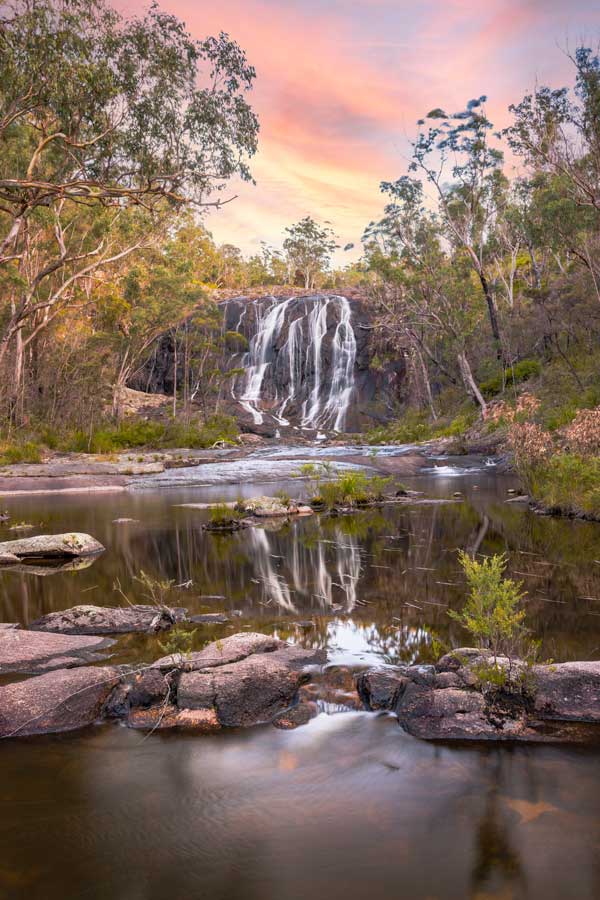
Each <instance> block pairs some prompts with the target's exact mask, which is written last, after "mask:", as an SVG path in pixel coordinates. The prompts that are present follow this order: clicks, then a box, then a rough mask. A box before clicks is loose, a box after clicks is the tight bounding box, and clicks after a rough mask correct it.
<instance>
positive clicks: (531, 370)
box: [480, 359, 542, 397]
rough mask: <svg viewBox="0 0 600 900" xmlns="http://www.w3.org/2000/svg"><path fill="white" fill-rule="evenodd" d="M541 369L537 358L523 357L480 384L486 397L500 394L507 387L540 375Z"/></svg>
mask: <svg viewBox="0 0 600 900" xmlns="http://www.w3.org/2000/svg"><path fill="white" fill-rule="evenodd" d="M541 371H542V365H541V363H540V362H538V360H537V359H522V360H521V361H520V362H518V363H515V365H514V366H509V367H508V368H507V369H505V370H504V372H500V373H499V374H498V375H494V377H493V378H489V379H488V380H487V381H482V382H481V384H480V388H481V392H482V394H483V395H484V396H486V397H493V396H495V395H496V394H500V393H501V392H502V391H503V390H504V388H505V387H510V386H511V384H513V385H514V384H519V383H520V382H522V381H527V380H528V379H529V378H533V377H534V376H535V375H540V374H541Z"/></svg>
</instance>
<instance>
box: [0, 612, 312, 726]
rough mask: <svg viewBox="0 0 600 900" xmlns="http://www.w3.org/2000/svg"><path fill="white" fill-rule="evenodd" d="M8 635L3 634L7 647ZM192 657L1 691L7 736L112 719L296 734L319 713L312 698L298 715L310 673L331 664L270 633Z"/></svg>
mask: <svg viewBox="0 0 600 900" xmlns="http://www.w3.org/2000/svg"><path fill="white" fill-rule="evenodd" d="M4 631H5V629H0V641H1V640H2V638H3V636H4V635H3V632H4ZM7 631H8V630H7ZM14 633H15V634H20V633H21V632H19V631H16V632H14ZM25 635H26V636H28V637H34V638H37V639H43V640H52V641H57V640H58V641H84V642H85V641H91V640H92V638H88V637H78V638H73V637H67V636H65V635H48V634H43V633H40V632H30V633H28V632H25ZM190 657H191V658H190ZM190 657H185V658H183V657H165V658H164V659H162V660H159V662H158V664H155V665H150V666H143V667H141V668H140V669H138V670H133V671H131V670H129V671H128V670H127V669H126V668H125V667H123V666H121V667H118V668H117V667H107V666H104V667H99V668H91V667H85V668H82V669H77V670H71V669H59V670H57V671H55V672H51V673H50V674H48V675H43V676H39V677H36V678H31V679H29V680H28V681H21V682H19V683H17V684H10V685H7V686H6V687H0V737H20V736H24V735H28V734H43V733H50V732H54V731H67V730H70V729H74V728H81V727H83V726H84V725H89V724H91V723H92V722H95V721H97V720H106V719H112V720H118V721H122V722H123V723H124V724H126V725H128V726H129V727H131V728H141V729H147V730H159V729H160V730H162V729H167V728H185V729H190V730H194V731H197V732H199V733H207V732H211V731H216V730H218V729H220V728H222V727H232V726H250V725H257V724H259V723H263V722H271V721H274V720H275V719H277V724H278V726H279V727H282V728H292V727H297V726H298V725H300V724H303V723H304V722H306V721H308V718H310V716H311V715H312V714H314V712H315V711H316V706H315V704H314V703H313V702H312V701H311V700H310V699H308V698H302V707H303V708H302V710H298V711H295V710H296V707H297V706H298V705H299V704H298V701H299V699H300V698H299V695H298V692H299V688H300V687H301V686H302V685H303V684H304V683H305V682H306V681H307V680H308V679H309V678H310V675H309V674H308V669H309V668H310V667H320V666H321V665H322V664H323V663H325V661H326V654H325V652H324V651H319V650H305V649H303V648H302V647H295V646H290V645H288V644H286V643H285V642H284V641H279V640H277V639H275V638H270V637H268V636H267V635H261V634H236V635H232V636H231V637H229V638H225V639H224V640H223V641H215V642H214V643H213V644H209V645H208V646H207V647H206V648H205V649H204V650H203V651H201V652H200V653H196V654H191V655H190ZM79 673H81V674H79ZM309 713H310V715H309Z"/></svg>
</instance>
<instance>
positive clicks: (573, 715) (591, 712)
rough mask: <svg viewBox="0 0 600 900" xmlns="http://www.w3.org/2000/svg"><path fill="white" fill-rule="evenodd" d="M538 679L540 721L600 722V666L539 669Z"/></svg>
mask: <svg viewBox="0 0 600 900" xmlns="http://www.w3.org/2000/svg"><path fill="white" fill-rule="evenodd" d="M534 677H535V682H536V692H535V711H536V713H537V714H538V715H539V716H540V718H543V719H552V720H573V721H577V722H600V662H597V661H593V662H569V663H558V664H556V665H551V666H536V667H535V669H534Z"/></svg>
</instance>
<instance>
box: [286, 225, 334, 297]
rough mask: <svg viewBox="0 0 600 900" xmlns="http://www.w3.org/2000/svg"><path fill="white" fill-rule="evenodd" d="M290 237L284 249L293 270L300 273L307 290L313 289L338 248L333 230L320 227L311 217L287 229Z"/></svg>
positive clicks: (287, 238)
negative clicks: (317, 277)
mask: <svg viewBox="0 0 600 900" xmlns="http://www.w3.org/2000/svg"><path fill="white" fill-rule="evenodd" d="M286 232H287V234H288V237H286V239H285V240H284V242H283V249H284V250H285V252H286V254H287V258H288V264H289V266H290V268H291V269H292V270H298V272H300V274H301V276H302V279H303V282H304V287H305V288H312V287H314V284H315V278H316V276H317V275H318V274H319V273H322V272H325V271H326V270H327V269H328V268H329V262H330V259H331V255H332V253H333V251H334V250H335V248H336V246H337V245H336V242H335V237H334V234H333V231H332V230H331V228H329V227H327V226H324V227H320V226H319V225H318V224H317V223H316V222H315V220H314V219H313V218H312V217H311V216H305V217H304V219H301V220H300V221H299V222H296V224H295V225H292V226H291V227H290V228H286Z"/></svg>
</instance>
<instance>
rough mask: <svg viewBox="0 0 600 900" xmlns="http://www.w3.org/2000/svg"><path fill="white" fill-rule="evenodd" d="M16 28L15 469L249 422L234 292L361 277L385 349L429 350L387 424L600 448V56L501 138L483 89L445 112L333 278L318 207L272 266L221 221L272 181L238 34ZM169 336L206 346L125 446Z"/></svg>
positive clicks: (542, 97) (7, 192) (189, 359)
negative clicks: (131, 406)
mask: <svg viewBox="0 0 600 900" xmlns="http://www.w3.org/2000/svg"><path fill="white" fill-rule="evenodd" d="M1 40H2V55H1V66H2V71H1V73H0V74H1V78H2V83H3V85H4V86H5V87H4V88H3V91H2V94H1V98H0V102H1V110H0V112H1V119H0V140H1V142H2V154H1V157H0V166H1V178H0V201H1V203H0V230H1V241H0V248H1V254H2V255H1V257H0V279H1V282H0V290H1V294H0V297H1V300H0V366H1V367H2V381H1V384H2V389H1V395H0V415H1V422H2V432H1V433H2V438H1V440H2V446H3V458H4V460H5V461H7V462H10V461H13V462H17V461H26V460H27V459H29V460H30V461H35V460H37V459H39V458H40V451H41V452H43V448H44V447H47V448H50V449H53V448H57V447H58V448H61V449H66V450H69V449H70V450H78V451H81V450H86V449H91V448H92V447H95V448H96V449H97V450H98V449H105V450H107V451H108V450H110V449H111V437H110V435H111V434H112V435H113V437H114V436H115V435H117V437H116V444H115V446H119V445H121V446H127V444H128V443H131V444H133V445H136V444H137V445H140V444H152V443H153V442H156V441H157V440H158V437H159V433H160V437H161V439H162V440H163V441H166V442H167V443H168V442H169V441H171V442H175V443H179V444H181V443H186V442H187V443H188V444H190V445H191V446H194V445H195V444H199V445H202V443H205V442H206V441H213V440H214V439H216V438H217V437H218V436H219V435H220V434H221V436H224V437H227V436H231V434H234V433H235V430H236V424H235V422H233V421H231V420H230V419H229V418H228V417H226V416H223V415H221V416H220V400H221V398H222V396H223V395H224V393H225V392H227V390H228V385H229V383H230V381H231V378H232V372H231V370H228V368H227V364H226V363H227V359H228V356H229V355H230V353H231V340H232V335H231V334H229V335H226V334H225V333H224V329H223V324H222V316H221V313H220V310H219V306H218V302H219V299H220V298H221V297H222V296H225V295H227V296H231V295H233V294H235V292H239V293H240V294H246V295H253V294H254V295H260V294H261V292H263V293H265V292H267V293H268V292H270V291H280V292H281V291H283V292H285V289H286V287H287V288H290V287H294V288H304V289H305V290H306V291H308V292H310V291H312V292H317V291H322V292H323V291H325V292H326V291H335V292H343V291H344V290H349V289H353V290H357V291H359V292H360V293H361V296H363V297H364V298H365V301H366V302H367V303H368V304H369V306H370V309H371V310H372V317H373V328H374V330H375V332H376V333H378V334H380V335H381V336H382V339H385V342H386V350H385V353H387V355H388V356H394V355H397V356H399V357H400V356H401V357H402V358H403V359H404V360H405V361H406V366H407V373H408V378H407V390H406V392H405V396H404V397H403V398H402V402H400V403H399V405H398V409H397V420H396V421H395V422H394V423H392V424H391V425H387V426H382V427H379V428H375V429H374V431H373V434H372V435H371V439H372V440H374V441H377V440H383V439H390V440H414V439H426V438H428V437H434V436H436V435H438V434H445V433H448V434H451V435H455V436H459V435H460V434H462V433H464V432H465V431H466V430H467V429H468V428H469V427H471V426H473V424H474V423H475V422H476V420H479V421H481V422H483V423H484V427H485V429H486V430H487V431H488V432H491V431H493V430H495V429H504V430H505V431H506V428H507V427H509V430H510V432H511V437H510V439H511V440H512V442H513V451H514V452H515V453H516V456H517V458H518V459H520V458H524V457H525V456H527V457H528V459H529V463H531V454H532V453H533V452H534V451H533V450H532V448H534V447H535V446H536V445H539V446H543V447H545V448H546V449H547V448H548V447H549V446H553V445H554V444H555V445H556V449H559V450H567V451H568V450H572V451H573V453H575V454H576V455H578V456H581V454H584V455H585V456H587V457H589V454H590V453H592V452H595V451H596V450H597V449H598V447H597V444H596V441H597V438H596V437H595V436H592V435H596V434H597V433H598V428H599V426H598V423H597V413H596V412H595V411H594V410H595V408H596V407H597V406H598V405H599V404H600V380H599V376H598V365H597V360H598V340H599V328H600V320H599V310H600V264H599V262H598V260H599V258H600V255H599V253H598V249H599V248H598V242H599V219H598V217H599V215H600V116H599V110H600V57H599V56H598V55H597V54H596V53H595V52H594V51H593V50H592V49H590V48H588V47H585V46H580V47H578V48H577V49H576V50H575V51H574V53H572V55H571V56H570V63H571V72H572V83H571V84H569V85H566V86H563V87H558V88H556V87H545V86H539V87H537V88H536V89H535V91H534V92H533V93H528V94H526V95H525V96H524V97H522V98H521V99H519V98H515V102H514V104H513V105H512V106H511V107H510V117H511V124H510V125H509V126H508V127H507V128H504V129H503V130H502V131H499V130H498V129H497V128H496V127H495V126H494V123H493V122H491V121H490V120H489V119H488V117H487V114H486V97H485V96H480V97H478V98H476V99H473V100H470V101H469V102H468V103H467V104H466V107H465V109H464V110H461V111H458V112H447V111H445V110H444V109H443V108H442V107H439V108H436V109H432V110H430V111H429V112H428V113H427V114H426V115H425V116H424V117H423V118H422V119H420V120H419V122H418V123H417V125H416V126H415V129H416V130H415V133H414V137H413V139H412V141H411V148H412V157H411V159H410V160H409V161H408V165H407V166H406V171H405V172H404V173H403V174H400V176H399V177H397V178H396V179H395V180H385V181H382V183H381V191H382V194H383V196H384V208H383V211H382V216H381V218H380V219H379V220H378V221H373V222H371V223H369V224H367V223H365V225H366V227H365V231H364V235H363V237H362V242H363V247H362V255H361V256H360V259H359V260H358V261H357V262H355V263H352V264H350V265H346V266H345V267H343V268H334V267H332V264H331V260H332V256H333V254H334V252H335V250H336V249H337V248H338V245H337V243H336V235H335V232H334V229H333V228H332V227H330V225H329V224H321V223H319V222H317V221H316V220H315V219H314V218H313V217H312V216H310V215H307V216H306V217H305V218H303V219H302V220H300V221H298V222H297V223H295V224H291V225H290V226H289V227H288V228H287V229H286V231H285V232H284V233H283V234H282V236H281V243H280V246H279V247H274V246H271V245H268V244H265V243H264V244H263V245H262V250H261V252H260V253H258V254H255V255H253V256H250V257H245V256H244V255H243V254H242V252H241V251H240V250H239V249H238V248H237V247H235V246H234V245H233V244H226V243H225V244H217V243H215V241H214V239H213V238H212V236H211V233H210V230H209V225H210V222H209V220H208V219H207V213H208V212H209V211H210V210H214V209H215V208H218V207H220V206H221V205H222V204H223V203H229V202H240V201H237V200H236V199H235V197H234V196H232V193H231V190H230V187H231V183H232V181H233V179H235V178H238V179H242V180H246V181H252V177H253V176H252V171H251V161H252V157H253V155H254V154H255V152H256V149H257V146H258V140H259V122H258V118H257V116H256V115H255V113H254V112H253V109H252V105H251V91H252V86H253V83H254V80H255V77H256V72H255V70H254V68H253V66H252V65H251V64H250V63H249V62H248V60H247V58H246V56H245V53H244V51H243V50H242V48H241V47H239V46H238V45H237V44H236V43H235V42H234V41H233V40H232V39H231V38H230V37H228V36H227V35H225V34H221V35H219V36H218V37H216V38H207V39H205V40H204V41H197V40H195V39H193V38H192V37H191V36H190V34H189V33H188V32H187V31H186V29H185V26H184V25H183V24H182V23H181V22H180V21H179V20H178V19H176V18H175V17H173V16H170V15H167V14H166V13H164V12H162V11H161V10H160V9H159V8H158V7H157V6H153V7H151V8H150V10H149V11H148V12H147V13H146V14H145V15H144V16H143V17H141V18H135V17H130V18H127V17H123V16H122V15H120V14H119V13H117V12H115V11H114V10H113V9H112V8H111V7H109V6H107V5H106V4H105V3H103V2H102V0H76V2H69V3H59V4H57V3H54V2H52V0H35V2H33V3H24V2H23V3H21V2H17V3H13V4H11V5H10V6H9V7H8V12H7V13H5V14H4V16H3V20H2V33H1ZM167 85H168V86H169V96H170V102H169V103H168V104H166V103H163V102H162V98H163V97H164V95H165V92H166V90H167ZM440 99H441V100H443V98H440ZM509 173H510V174H509ZM386 174H387V173H382V177H384V176H385V175H386ZM256 189H257V190H260V185H258V186H257V188H256ZM165 334H171V335H172V336H173V339H174V340H175V341H176V342H177V343H178V344H180V343H181V345H182V347H183V348H184V349H183V350H182V353H184V355H185V371H184V375H183V377H182V378H181V379H180V382H179V384H176V385H175V387H174V389H173V393H174V396H173V404H172V411H171V413H172V417H171V420H170V421H169V422H167V423H163V425H162V426H160V427H159V426H156V425H155V426H154V430H153V428H152V427H146V426H145V425H144V424H143V423H137V424H136V423H135V422H132V421H131V420H130V421H129V423H128V425H127V426H126V428H125V431H124V432H123V434H121V437H120V438H119V437H118V435H119V429H120V428H122V420H123V415H124V409H123V396H124V389H126V388H127V386H128V385H131V384H132V383H135V379H136V375H138V374H139V372H140V371H141V370H142V368H143V366H144V364H145V362H146V361H147V359H148V357H149V356H150V354H151V353H152V352H153V349H154V348H155V347H156V343H157V341H159V340H160V338H161V337H162V336H164V335H165ZM234 337H235V336H234ZM235 374H236V370H234V371H233V375H235ZM175 380H177V379H175ZM525 382H527V390H525V389H524V383H525ZM219 416H220V417H219ZM215 417H216V418H215ZM207 422H209V423H210V427H209V428H208V430H207V431H206V434H205V435H204V436H203V428H206V425H207ZM96 433H100V435H101V437H100V438H99V439H98V440H95V439H92V438H93V436H94V435H96ZM102 435H103V437H102ZM580 451H581V452H580ZM534 455H535V454H534ZM574 464H575V463H574V462H573V460H571V461H570V462H569V465H574ZM565 465H566V463H565ZM585 465H586V466H588V467H589V466H593V465H595V462H592V461H591V460H589V459H588V461H587V462H586V463H585ZM588 474H590V473H589V472H588ZM594 474H595V470H594ZM561 477H563V476H562V474H561ZM565 478H566V479H567V481H568V480H569V478H570V475H565ZM536 487H537V489H538V490H542V489H543V488H542V487H541V486H536ZM594 504H595V501H594Z"/></svg>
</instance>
